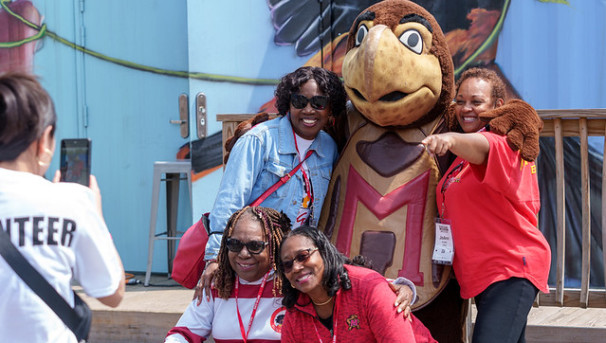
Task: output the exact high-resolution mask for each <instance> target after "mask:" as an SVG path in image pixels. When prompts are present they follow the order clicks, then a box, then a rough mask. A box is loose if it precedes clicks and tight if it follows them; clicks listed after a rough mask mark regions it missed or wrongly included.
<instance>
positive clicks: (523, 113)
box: [480, 99, 543, 161]
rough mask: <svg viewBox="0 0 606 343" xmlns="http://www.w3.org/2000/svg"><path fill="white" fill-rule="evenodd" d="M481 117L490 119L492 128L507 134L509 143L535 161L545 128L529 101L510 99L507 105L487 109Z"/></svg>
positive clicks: (525, 156)
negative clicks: (540, 135)
mask: <svg viewBox="0 0 606 343" xmlns="http://www.w3.org/2000/svg"><path fill="white" fill-rule="evenodd" d="M480 119H482V120H487V121H489V123H488V124H489V125H490V130H491V131H492V132H495V133H497V134H500V135H507V143H509V146H510V147H511V148H512V149H513V150H520V155H521V156H522V158H523V159H525V160H527V161H534V160H535V159H536V158H537V156H538V155H539V133H540V132H541V130H543V121H542V120H541V118H539V115H538V114H537V112H536V111H535V110H534V108H532V106H530V104H528V103H527V102H525V101H523V100H519V99H515V100H511V101H508V102H507V103H506V104H505V105H503V106H500V107H497V108H495V109H494V110H491V111H486V112H484V113H482V114H481V115H480Z"/></svg>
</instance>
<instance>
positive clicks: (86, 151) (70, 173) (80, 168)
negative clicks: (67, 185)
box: [60, 138, 91, 187]
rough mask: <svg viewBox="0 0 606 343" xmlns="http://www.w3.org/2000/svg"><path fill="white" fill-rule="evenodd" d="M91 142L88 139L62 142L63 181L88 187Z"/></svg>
mask: <svg viewBox="0 0 606 343" xmlns="http://www.w3.org/2000/svg"><path fill="white" fill-rule="evenodd" d="M90 152H91V141H90V139H88V138H72V139H63V140H61V161H60V163H61V166H60V169H61V181H65V182H76V183H79V184H81V185H84V186H87V187H88V181H89V177H90V156H91V153H90Z"/></svg>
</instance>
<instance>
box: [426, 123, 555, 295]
mask: <svg viewBox="0 0 606 343" xmlns="http://www.w3.org/2000/svg"><path fill="white" fill-rule="evenodd" d="M482 135H484V137H486V138H487V139H488V141H489V143H490V153H489V154H488V159H487V161H486V165H472V164H469V163H467V162H465V161H463V160H462V159H460V158H457V159H456V160H455V161H454V162H453V164H452V167H451V168H450V170H449V171H448V172H447V173H446V174H445V175H446V176H445V177H444V178H443V179H442V180H441V181H440V183H439V184H438V186H437V188H436V194H437V204H438V208H440V209H441V208H442V202H443V201H445V202H444V205H445V206H444V208H445V212H444V213H443V217H444V218H446V219H449V220H451V225H452V234H453V239H454V244H455V255H454V261H453V267H454V271H455V275H456V277H457V280H458V281H459V284H460V285H461V296H462V297H463V298H471V297H474V296H476V295H478V294H479V293H481V292H482V291H483V290H484V289H486V287H488V286H489V285H490V284H492V283H494V282H497V281H502V280H506V279H508V278H510V277H519V278H526V279H528V280H529V281H530V282H532V284H533V285H534V286H535V287H537V288H538V289H539V290H540V291H543V292H549V290H548V288H547V277H548V274H549V265H550V261H551V252H550V249H549V245H548V244H547V241H546V240H545V237H543V234H542V233H541V232H540V231H539V230H538V229H537V216H536V215H537V213H538V212H539V207H540V200H539V199H540V198H539V187H538V183H537V174H536V166H535V164H534V162H527V161H525V160H523V159H522V158H521V157H520V153H519V152H517V151H513V150H511V148H510V147H509V145H508V143H507V137H505V136H499V135H496V134H494V133H490V132H483V133H482ZM456 169H460V170H461V171H460V172H458V173H457V172H456V171H455V172H452V173H451V171H452V170H456ZM447 179H448V180H447ZM445 182H446V183H447V184H446V186H444V183H445ZM442 189H444V193H442ZM440 212H441V210H440Z"/></svg>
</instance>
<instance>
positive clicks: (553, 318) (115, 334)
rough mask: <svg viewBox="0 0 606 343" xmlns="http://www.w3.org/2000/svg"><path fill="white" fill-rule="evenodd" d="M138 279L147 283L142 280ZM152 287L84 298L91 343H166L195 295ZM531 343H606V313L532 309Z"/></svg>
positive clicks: (162, 280)
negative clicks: (117, 297) (110, 299)
mask: <svg viewBox="0 0 606 343" xmlns="http://www.w3.org/2000/svg"><path fill="white" fill-rule="evenodd" d="M137 278H138V279H139V280H143V277H141V276H139V275H138V276H137ZM151 284H152V285H153V286H150V287H143V285H141V284H138V285H134V286H127V288H126V295H125V298H124V300H123V301H122V304H121V305H120V306H119V307H118V308H117V309H112V308H109V307H106V306H104V305H102V304H101V303H99V302H98V301H97V300H95V299H90V298H88V297H86V295H83V294H82V293H80V294H81V295H82V296H83V299H85V300H86V301H87V303H88V304H89V305H90V307H91V308H92V309H93V313H94V317H93V328H92V331H91V336H90V339H89V341H90V342H91V343H110V342H111V343H122V342H124V343H126V342H142V343H145V342H162V341H163V339H164V336H165V335H166V332H167V331H168V330H169V329H170V328H171V327H172V326H173V325H174V324H175V323H176V322H177V320H178V319H179V317H180V316H181V313H183V311H184V310H185V308H186V307H187V305H188V304H189V303H190V301H191V298H192V295H193V291H192V290H189V289H186V288H183V287H181V286H179V285H177V284H176V283H175V282H174V281H172V280H169V279H167V277H166V276H165V275H154V276H153V277H152V280H151ZM76 289H77V288H76ZM472 316H473V312H472ZM526 340H527V342H528V343H547V342H549V343H560V342H561V343H564V342H566V343H569V342H575V343H597V342H606V309H581V308H571V307H564V308H560V307H551V306H549V307H548V306H542V307H539V308H533V309H532V310H531V312H530V315H529V316H528V327H527V330H526Z"/></svg>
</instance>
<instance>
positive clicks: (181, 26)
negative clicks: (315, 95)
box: [0, 0, 606, 282]
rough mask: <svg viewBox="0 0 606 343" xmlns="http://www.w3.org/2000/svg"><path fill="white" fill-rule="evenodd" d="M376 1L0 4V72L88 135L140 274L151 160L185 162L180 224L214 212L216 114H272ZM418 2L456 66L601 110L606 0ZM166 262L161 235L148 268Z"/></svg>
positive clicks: (118, 232) (336, 56) (532, 93)
mask: <svg viewBox="0 0 606 343" xmlns="http://www.w3.org/2000/svg"><path fill="white" fill-rule="evenodd" d="M375 2H376V1H367V0H359V1H355V0H350V1H346V0H341V1H339V0H332V1H323V2H321V3H319V2H318V1H315V0H267V1H237V0H233V1H200V0H187V1H174V2H173V1H171V2H166V1H165V2H159V1H144V0H132V1H126V2H125V1H119V0H110V1H103V2H98V1H92V0H73V1H60V2H48V1H42V0H40V1H36V0H33V1H25V0H17V1H6V0H3V1H2V6H3V8H2V9H1V10H0V27H1V28H2V29H0V70H13V69H24V70H29V71H33V72H34V73H36V74H38V75H40V76H41V77H42V81H43V84H44V85H45V86H46V87H47V88H49V90H50V93H51V95H52V96H53V97H54V99H55V101H56V106H57V108H58V112H59V131H58V137H57V138H59V139H60V138H63V137H84V136H88V137H91V138H92V139H93V141H94V143H93V146H94V150H93V154H94V156H93V172H94V173H95V174H96V175H97V177H98V178H99V181H100V183H101V189H102V192H103V195H104V212H105V215H106V219H107V221H108V226H109V228H110V231H111V232H112V235H113V236H114V239H115V240H116V244H117V247H118V250H119V252H120V254H121V255H122V258H123V261H124V264H125V268H126V269H127V270H135V271H136V270H139V271H141V270H144V269H145V265H146V259H147V234H148V227H149V221H150V198H151V176H152V171H151V170H152V164H153V162H154V161H157V160H170V159H174V158H175V157H176V156H177V155H178V156H189V157H191V158H192V164H193V167H194V179H195V182H194V184H193V210H192V211H189V210H188V209H187V207H188V206H183V208H184V209H185V210H184V211H182V213H181V215H180V217H179V225H180V226H181V227H183V228H184V227H187V226H188V224H189V223H191V222H192V221H193V220H197V218H198V217H199V214H201V213H203V212H207V211H209V210H210V209H211V208H212V204H213V201H214V194H215V193H216V191H217V187H218V184H219V181H220V178H221V171H222V170H221V166H220V163H221V158H220V155H218V153H220V152H219V151H218V150H217V149H214V150H213V149H208V148H207V147H208V146H209V144H210V142H211V141H212V140H213V139H214V140H215V142H216V138H217V136H216V135H220V130H221V123H219V122H217V121H216V120H215V116H216V115H217V114H229V113H256V112H258V111H269V112H273V111H274V109H273V101H272V97H273V90H274V87H275V85H276V84H277V82H278V80H279V78H280V77H281V76H282V75H284V74H286V73H288V72H290V71H292V70H294V69H296V68H297V67H299V66H302V65H318V66H320V65H321V66H324V67H326V68H329V69H332V70H334V71H336V72H340V68H341V62H342V59H343V56H344V53H345V46H344V45H345V44H344V42H345V40H344V37H345V36H346V32H347V31H348V30H349V27H350V26H351V24H352V22H353V20H354V18H355V17H356V16H357V14H358V13H359V12H360V11H361V10H362V9H364V8H366V7H368V6H369V5H370V4H372V3H375ZM416 2H418V3H419V4H421V5H423V6H425V7H426V8H427V9H428V10H429V11H430V12H432V13H433V14H434V15H435V16H436V19H437V20H438V22H439V23H440V25H441V26H442V29H443V31H444V32H445V34H446V37H447V40H448V42H449V47H450V49H451V53H452V56H453V60H454V62H455V68H457V71H458V72H459V73H460V72H461V71H462V70H463V69H464V68H466V67H469V66H475V65H485V66H488V67H490V68H493V69H495V70H497V71H498V72H500V73H501V74H502V75H503V77H504V78H505V79H506V80H507V81H508V83H509V85H510V88H509V90H510V94H511V96H512V97H521V98H523V99H525V100H526V101H528V102H530V103H531V104H532V105H533V106H535V107H536V108H538V109H550V108H604V107H606V66H605V62H604V61H605V60H606V58H605V57H606V51H605V49H606V48H605V47H604V46H605V44H604V42H605V41H606V37H605V35H606V24H605V20H604V17H605V16H606V1H604V0H598V1H582V0H570V1H564V0H530V1H521V0H465V1H447V0H443V1H422V0H420V1H416ZM201 92H202V93H204V94H205V95H206V98H207V113H208V121H207V122H208V125H207V132H208V136H207V137H206V138H203V139H198V138H197V134H196V126H195V123H194V122H191V123H190V135H189V137H188V138H187V139H183V138H181V137H180V136H179V131H178V127H177V126H175V125H171V124H169V120H171V119H177V117H178V113H177V98H178V96H179V95H181V94H187V95H188V96H189V99H190V100H189V111H190V117H193V113H195V109H196V108H195V102H194V101H193V99H195V97H196V95H197V94H199V93H201ZM213 137H214V138H213ZM189 143H191V149H190V148H189V146H190V145H189ZM594 145H595V146H597V147H600V146H603V144H602V143H601V142H594ZM215 146H216V144H215ZM600 149H601V148H600ZM598 162H599V163H600V164H601V161H598ZM56 163H57V162H56V161H54V165H55V166H57V164H56ZM51 169H53V168H51ZM545 177H547V176H545ZM180 200H181V201H182V203H183V204H186V203H188V198H187V196H186V195H182V197H181V198H180ZM546 201H547V202H548V201H549V200H548V199H546V200H544V203H545V202H546ZM161 206H162V205H161ZM158 220H159V223H162V221H163V220H165V218H164V217H163V215H162V213H161V214H160V217H159V219H158ZM598 222H599V221H598ZM599 241H601V237H598V236H597V232H596V238H595V242H596V244H597V242H599ZM597 248H600V247H597ZM579 264H580V263H579ZM592 268H594V266H592ZM600 268H601V267H600V266H595V269H596V270H599V269H600ZM166 269H167V265H166V247H165V244H162V243H156V248H155V254H154V269H153V270H154V271H157V272H161V271H166ZM570 269H571V270H574V269H575V268H574V267H573V266H571V267H570ZM592 271H593V270H592ZM602 282H603V281H602Z"/></svg>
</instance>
